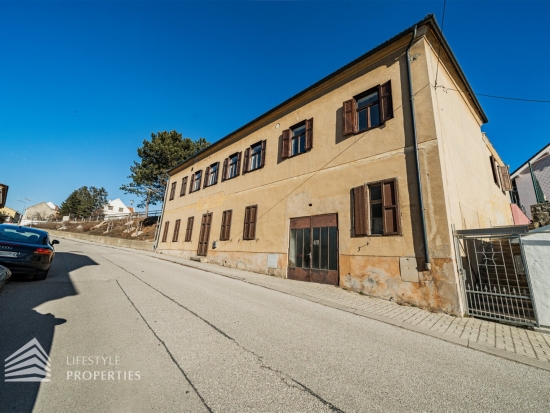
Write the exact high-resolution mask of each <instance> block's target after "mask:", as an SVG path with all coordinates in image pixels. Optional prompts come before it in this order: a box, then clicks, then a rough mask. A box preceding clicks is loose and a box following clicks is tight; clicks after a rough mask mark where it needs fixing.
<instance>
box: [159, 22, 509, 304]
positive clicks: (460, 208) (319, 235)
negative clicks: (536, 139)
mask: <svg viewBox="0 0 550 413" xmlns="http://www.w3.org/2000/svg"><path fill="white" fill-rule="evenodd" d="M413 37H414V40H413ZM409 47H410V49H409V50H408V48H409ZM438 51H440V55H439V56H438V54H437V53H438ZM407 56H410V59H409V62H410V65H408V64H407V59H408V57H407ZM409 70H410V77H411V79H412V82H411V86H412V94H413V96H414V100H413V102H414V108H413V107H412V106H411V97H410V94H409V81H408V78H409ZM436 73H437V87H435V85H436ZM413 109H414V111H413ZM413 113H414V114H413ZM413 120H414V122H413ZM485 122H487V118H486V116H485V114H484V113H483V110H482V109H481V106H480V104H479V102H478V101H477V99H476V98H475V95H474V94H473V92H472V90H471V88H470V86H469V84H468V82H467V80H466V78H465V76H464V74H463V73H462V70H461V69H460V67H459V66H458V63H457V62H456V60H455V58H454V56H453V54H452V52H451V50H450V48H449V46H448V44H447V42H446V41H445V39H444V38H443V36H442V33H441V31H440V29H439V28H438V26H437V23H436V22H435V19H434V18H433V17H432V16H428V17H426V18H425V19H424V20H422V21H421V22H419V23H418V24H417V25H415V26H413V27H411V28H409V29H407V30H405V31H404V32H402V33H400V34H399V35H397V36H395V37H394V38H392V39H390V40H389V41H387V42H385V43H383V44H382V45H380V46H379V47H377V48H375V49H373V50H371V51H370V52H368V53H366V54H365V55H363V56H361V57H359V58H358V59H356V60H355V61H353V62H351V63H350V64H348V65H347V66H345V67H343V68H342V69H340V70H338V71H337V72H335V73H333V74H331V75H329V76H327V77H326V78H324V79H322V80H321V81H319V82H317V83H316V84H314V85H313V86H311V87H309V88H308V89H306V90H304V91H303V92H301V93H299V94H297V95H296V96H294V97H292V98H290V99H288V100H287V101H285V102H283V103H282V104H280V105H279V106H277V107H276V108H274V109H272V110H270V111H269V112H267V113H265V114H264V115H262V116H260V117H259V118H257V119H255V120H253V121H252V122H250V123H248V124H247V125H245V126H243V127H242V128H240V129H238V130H237V131H235V132H233V133H231V134H230V135H228V136H226V137H224V138H222V139H220V140H219V141H217V142H216V143H214V144H213V145H211V146H210V147H208V148H206V149H205V150H203V151H202V152H200V153H198V154H196V155H195V156H194V157H192V158H190V159H188V160H186V161H185V162H183V163H182V164H180V165H178V166H177V167H175V168H173V169H172V170H171V171H169V175H170V181H169V183H168V187H167V194H166V200H165V209H164V215H163V219H162V224H161V225H162V226H161V231H160V239H159V242H158V248H157V250H158V251H160V252H162V253H166V254H174V255H180V256H185V257H195V256H197V255H199V256H205V257H207V259H208V261H209V262H214V263H218V264H219V265H224V266H231V267H237V268H242V269H246V270H250V271H255V272H259V273H264V274H269V275H275V276H279V277H289V278H293V279H299V280H305V281H315V282H324V283H331V284H335V285H339V286H340V287H342V288H347V289H352V290H354V291H358V292H362V293H364V294H369V295H373V296H377V297H382V298H386V299H391V300H395V301H396V302H400V303H409V304H413V305H416V306H419V307H422V308H428V309H432V310H438V311H446V312H449V313H453V314H461V313H462V310H463V303H462V302H461V300H462V298H461V294H460V291H459V288H460V287H459V285H460V283H459V276H458V273H457V267H456V262H455V252H454V243H453V234H452V228H453V225H454V226H455V227H456V228H457V229H462V228H478V227H487V226H501V225H510V224H512V214H511V211H510V203H509V195H508V194H507V193H506V192H505V191H504V189H506V188H507V185H508V184H509V183H508V181H509V179H508V178H507V176H506V172H507V168H506V167H505V165H504V163H503V162H502V160H501V159H500V158H499V156H498V154H497V153H496V152H495V150H494V148H493V147H492V145H491V143H490V142H489V140H488V139H487V137H486V136H485V135H484V134H483V133H482V132H481V129H480V127H481V125H482V124H483V123H485ZM415 137H416V139H415ZM416 148H417V149H418V157H416V156H415V153H416ZM417 159H418V165H417ZM417 171H419V174H418V173H417ZM419 179H420V182H421V188H422V189H421V193H422V200H423V206H424V207H423V208H421V201H420V196H419V185H418V182H419ZM422 210H423V211H424V213H423V214H422ZM424 228H425V231H424ZM427 260H428V261H429V263H428V265H426V264H427V262H426V261H427Z"/></svg>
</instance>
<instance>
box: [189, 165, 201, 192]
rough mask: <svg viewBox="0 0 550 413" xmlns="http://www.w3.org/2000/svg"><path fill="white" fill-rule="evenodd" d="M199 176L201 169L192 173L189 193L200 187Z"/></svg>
mask: <svg viewBox="0 0 550 413" xmlns="http://www.w3.org/2000/svg"><path fill="white" fill-rule="evenodd" d="M201 178H202V170H200V171H197V172H195V173H194V174H193V175H192V180H191V187H190V188H189V192H190V193H191V192H195V191H198V190H199V189H201Z"/></svg>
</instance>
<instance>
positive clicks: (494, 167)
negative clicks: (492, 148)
mask: <svg viewBox="0 0 550 413" xmlns="http://www.w3.org/2000/svg"><path fill="white" fill-rule="evenodd" d="M489 162H491V171H493V180H494V181H495V184H496V185H497V186H498V187H499V188H500V182H499V180H498V171H497V161H496V160H495V158H494V157H493V155H491V156H489Z"/></svg>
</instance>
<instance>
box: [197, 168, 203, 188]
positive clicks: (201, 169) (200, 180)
mask: <svg viewBox="0 0 550 413" xmlns="http://www.w3.org/2000/svg"><path fill="white" fill-rule="evenodd" d="M199 172H202V169H201V170H200V171H197V173H199ZM201 182H202V181H201V180H200V179H199V187H198V188H197V191H200V189H201Z"/></svg>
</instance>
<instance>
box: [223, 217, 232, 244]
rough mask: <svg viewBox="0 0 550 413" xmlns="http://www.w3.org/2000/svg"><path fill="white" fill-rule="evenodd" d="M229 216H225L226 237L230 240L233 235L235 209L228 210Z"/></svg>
mask: <svg viewBox="0 0 550 413" xmlns="http://www.w3.org/2000/svg"><path fill="white" fill-rule="evenodd" d="M226 212H227V216H226V217H225V234H224V235H225V239H226V240H229V238H230V237H231V218H232V216H233V210H229V211H226Z"/></svg>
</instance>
